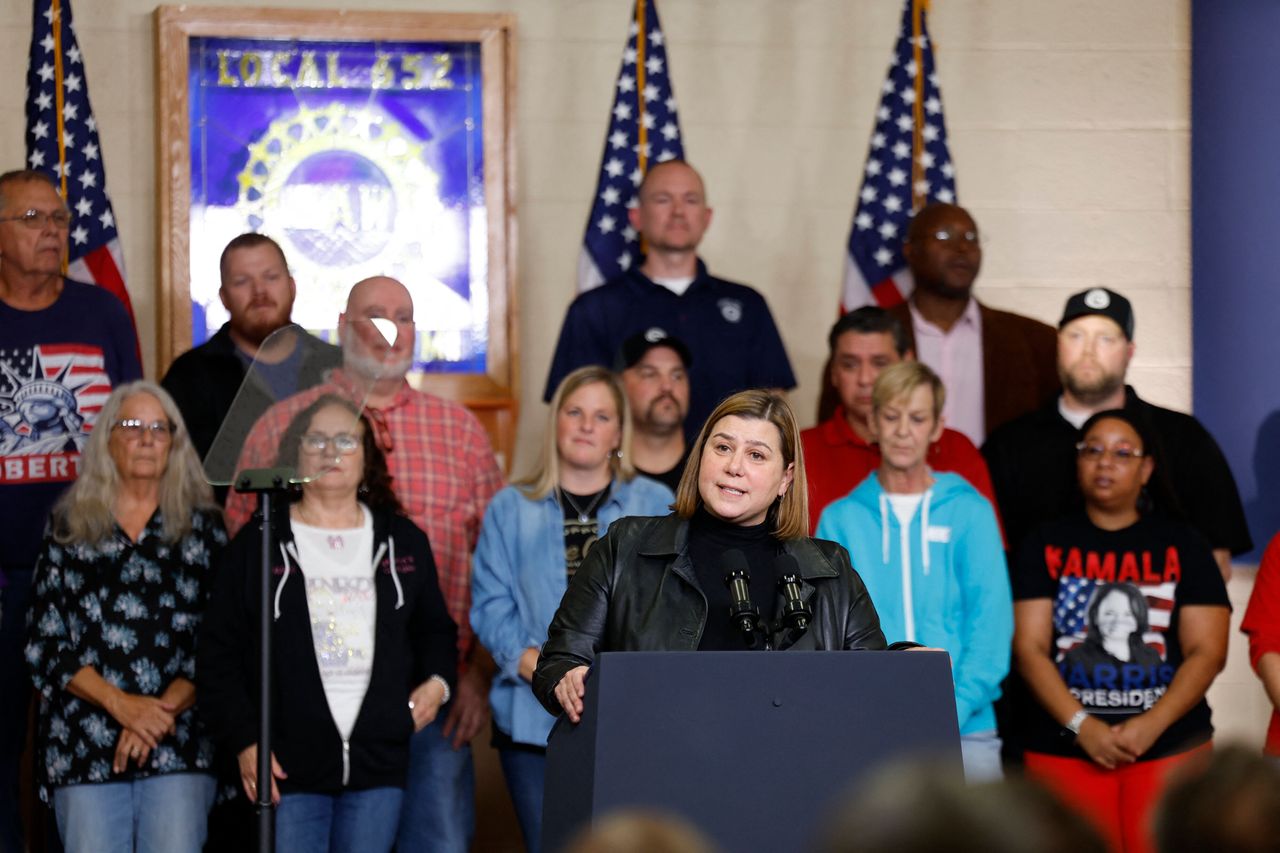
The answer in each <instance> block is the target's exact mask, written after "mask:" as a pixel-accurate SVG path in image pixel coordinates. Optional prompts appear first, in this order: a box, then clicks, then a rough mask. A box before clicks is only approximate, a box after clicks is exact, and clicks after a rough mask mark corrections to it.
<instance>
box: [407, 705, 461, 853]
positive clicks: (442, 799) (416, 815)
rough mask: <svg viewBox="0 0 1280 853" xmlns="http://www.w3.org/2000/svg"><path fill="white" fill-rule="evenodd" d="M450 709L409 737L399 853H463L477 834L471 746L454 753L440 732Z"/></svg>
mask: <svg viewBox="0 0 1280 853" xmlns="http://www.w3.org/2000/svg"><path fill="white" fill-rule="evenodd" d="M448 714H449V706H448V705H445V706H444V707H442V708H441V709H440V713H439V714H438V715H437V716H436V718H435V721H434V722H432V723H431V725H429V726H427V727H426V728H425V729H423V730H422V731H420V732H418V733H417V734H415V735H414V736H413V740H412V741H411V743H410V746H409V778H408V782H407V784H406V785H405V789H404V806H403V808H401V809H400V831H399V833H398V834H397V835H396V849H397V850H399V851H401V853H416V851H419V850H430V851H432V853H467V850H468V849H469V848H470V847H471V837H472V836H473V835H474V834H475V830H476V801H475V790H476V771H475V766H474V765H473V764H472V762H471V746H470V745H469V744H464V745H463V747H462V749H459V750H455V749H454V748H453V743H452V741H450V740H449V739H447V738H445V736H444V734H443V733H442V732H443V729H444V721H445V718H446V717H447V716H448Z"/></svg>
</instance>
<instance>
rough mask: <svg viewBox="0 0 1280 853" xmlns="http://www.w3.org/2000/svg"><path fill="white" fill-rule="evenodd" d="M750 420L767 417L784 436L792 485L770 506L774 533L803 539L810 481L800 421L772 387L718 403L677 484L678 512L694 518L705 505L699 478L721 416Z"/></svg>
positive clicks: (785, 460)
mask: <svg viewBox="0 0 1280 853" xmlns="http://www.w3.org/2000/svg"><path fill="white" fill-rule="evenodd" d="M731 415H733V416H737V417H739V418H747V419H750V420H761V421H768V422H769V423H771V424H773V425H774V426H775V427H777V428H778V434H779V435H780V436H781V438H782V446H781V447H780V448H779V450H780V451H781V453H782V465H783V468H784V469H785V468H786V466H787V465H791V466H793V467H792V469H791V470H792V474H791V487H790V488H788V489H787V491H786V494H784V495H783V496H782V497H780V498H778V499H777V500H776V501H774V503H773V506H772V507H770V508H769V518H770V520H772V521H773V524H774V528H773V535H774V536H776V537H778V538H779V539H802V538H804V537H805V536H808V535H809V485H808V481H807V480H806V479H805V475H804V449H803V448H802V447H801V445H800V425H799V424H798V423H796V415H795V412H793V411H792V410H791V406H790V404H788V403H787V401H786V399H785V398H783V397H781V396H779V395H778V394H774V393H773V392H771V391H764V390H759V389H757V390H754V391H739V392H738V393H737V394H734V395H733V396H732V397H729V398H727V399H726V400H725V401H724V402H722V403H721V404H720V405H719V406H716V409H715V411H714V412H712V413H711V417H709V418H707V422H706V423H705V424H703V425H702V431H701V432H699V433H698V440H697V442H696V443H695V444H694V445H693V451H692V452H691V453H690V454H689V462H688V464H687V465H685V467H684V475H683V476H682V477H681V478H680V485H679V486H677V487H676V502H675V504H674V507H675V511H676V514H677V515H679V516H680V517H681V518H692V517H693V514H694V513H695V512H697V511H698V507H700V506H702V504H703V500H702V494H701V493H700V492H699V491H698V478H699V475H700V473H701V471H702V452H703V450H705V449H706V446H707V441H708V440H709V439H710V438H711V431H712V430H713V429H715V426H716V424H718V423H719V422H720V421H721V419H723V418H727V417H729V416H731Z"/></svg>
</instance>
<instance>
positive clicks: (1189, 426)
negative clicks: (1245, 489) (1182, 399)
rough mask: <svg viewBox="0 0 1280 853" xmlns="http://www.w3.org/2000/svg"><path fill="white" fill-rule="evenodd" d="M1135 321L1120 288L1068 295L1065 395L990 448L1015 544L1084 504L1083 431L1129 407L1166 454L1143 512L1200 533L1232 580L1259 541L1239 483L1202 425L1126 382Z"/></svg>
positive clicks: (1061, 352) (1062, 348)
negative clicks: (1234, 565)
mask: <svg viewBox="0 0 1280 853" xmlns="http://www.w3.org/2000/svg"><path fill="white" fill-rule="evenodd" d="M1133 326H1134V317H1133V308H1132V306H1131V305H1130V304H1129V300H1128V299H1126V298H1125V297H1123V296H1121V295H1120V294H1118V293H1116V292H1114V291H1111V290H1107V289H1106V288H1102V287H1095V288H1093V289H1091V290H1085V291H1081V292H1080V293H1077V294H1075V295H1074V296H1072V297H1071V298H1070V299H1068V300H1067V306H1066V308H1065V310H1064V311H1063V313H1062V321H1061V322H1060V323H1059V324H1058V374H1059V376H1060V377H1061V379H1062V395H1061V396H1060V397H1059V398H1058V399H1057V400H1054V401H1053V402H1052V403H1050V404H1049V405H1047V406H1045V407H1043V408H1041V409H1039V410H1037V411H1035V412H1032V413H1030V414H1028V415H1025V416H1024V417H1022V418H1019V419H1018V420H1016V421H1013V422H1011V423H1009V424H1007V425H1005V426H1004V427H1002V428H1000V429H999V430H996V431H995V432H994V433H992V435H991V437H990V438H989V439H988V440H987V442H986V444H985V445H983V448H982V453H983V455H984V456H986V458H987V466H988V467H989V468H990V470H991V480H992V482H993V484H994V485H995V489H996V501H997V503H998V504H999V507H1000V517H1001V518H1002V519H1003V520H1004V525H1005V534H1006V537H1007V538H1008V542H1009V547H1010V549H1011V550H1014V551H1016V549H1017V547H1018V543H1019V542H1021V541H1022V539H1023V537H1024V536H1025V535H1026V534H1027V533H1028V532H1029V531H1030V530H1031V529H1032V528H1034V527H1035V526H1036V525H1038V524H1040V523H1041V522H1044V521H1050V520H1052V519H1055V518H1059V517H1061V516H1064V515H1067V514H1069V513H1070V512H1072V511H1074V510H1077V509H1079V508H1080V507H1081V506H1083V503H1082V500H1081V497H1080V492H1079V488H1078V486H1077V482H1076V473H1075V470H1076V468H1075V465H1076V463H1075V458H1076V450H1075V443H1076V441H1077V438H1078V437H1077V435H1076V432H1077V430H1078V429H1079V428H1080V426H1081V425H1082V424H1084V422H1085V421H1086V420H1088V419H1089V416H1090V415H1093V414H1094V413H1096V412H1101V411H1104V410H1107V409H1125V410H1126V411H1129V412H1132V413H1133V414H1134V416H1135V417H1137V418H1138V419H1140V421H1141V423H1142V424H1143V425H1144V426H1145V427H1146V430H1147V432H1148V433H1149V434H1150V435H1151V441H1152V443H1153V444H1154V445H1155V452H1156V458H1157V459H1159V460H1160V462H1159V464H1158V465H1156V470H1155V474H1154V475H1153V476H1152V478H1151V481H1150V482H1149V483H1148V484H1147V500H1146V504H1147V505H1146V506H1145V507H1141V508H1143V509H1144V510H1147V511H1154V512H1157V513H1159V514H1162V515H1166V516H1171V517H1173V518H1175V519H1179V520H1181V521H1185V522H1187V523H1188V524H1190V525H1191V526H1192V527H1194V528H1195V529H1196V530H1198V531H1199V532H1200V534H1201V535H1202V536H1204V537H1205V538H1206V539H1207V540H1209V544H1210V545H1211V546H1212V547H1213V553H1214V558H1215V559H1216V560H1217V562H1218V566H1219V568H1220V569H1221V570H1222V574H1223V576H1224V577H1226V576H1229V575H1230V572H1231V555H1232V554H1242V553H1244V552H1246V551H1248V550H1249V549H1250V548H1252V547H1253V543H1252V541H1251V540H1250V538H1249V530H1248V527H1247V526H1246V524H1245V518H1244V510H1243V509H1242V508H1241V505H1240V495H1239V493H1238V492H1237V491H1236V483H1235V479H1234V478H1233V477H1232V475H1231V469H1230V468H1228V467H1227V462H1226V459H1225V458H1223V455H1222V451H1221V450H1220V449H1219V448H1218V444H1217V442H1215V441H1214V440H1213V436H1211V435H1210V434H1209V432H1208V431H1207V430H1206V429H1205V428H1204V427H1203V426H1201V425H1200V422H1199V421H1197V420H1196V419H1195V418H1193V417H1192V416H1190V415H1186V414H1183V413H1181V412H1174V411H1171V410H1169V409H1162V408H1160V407H1159V406H1153V405H1152V404H1150V403H1147V402H1145V401H1143V400H1142V399H1140V398H1139V397H1138V395H1137V393H1136V392H1135V391H1134V390H1133V388H1131V387H1129V386H1127V385H1125V383H1124V379H1125V373H1126V371H1127V370H1128V368H1129V361H1130V360H1131V359H1132V358H1133V352H1134V344H1133Z"/></svg>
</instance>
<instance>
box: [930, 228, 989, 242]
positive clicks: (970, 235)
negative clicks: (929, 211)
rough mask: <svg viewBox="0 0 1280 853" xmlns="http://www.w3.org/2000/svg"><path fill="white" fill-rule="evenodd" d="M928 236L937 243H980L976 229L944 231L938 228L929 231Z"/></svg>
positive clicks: (979, 236) (980, 239) (980, 237)
mask: <svg viewBox="0 0 1280 853" xmlns="http://www.w3.org/2000/svg"><path fill="white" fill-rule="evenodd" d="M929 236H930V237H932V238H933V239H935V240H937V241H938V242H939V243H967V244H969V245H970V246H978V245H981V244H982V235H980V234H979V233H978V232H977V231H946V230H942V229H939V230H937V231H934V232H931V233H930V234H929Z"/></svg>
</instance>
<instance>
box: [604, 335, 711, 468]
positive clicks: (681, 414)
mask: <svg viewBox="0 0 1280 853" xmlns="http://www.w3.org/2000/svg"><path fill="white" fill-rule="evenodd" d="M692 363H693V357H692V356H691V355H690V354H689V348H688V347H687V346H685V343H684V341H682V340H680V339H679V338H677V337H673V336H671V335H668V334H667V333H666V332H664V331H662V330H661V329H650V330H648V331H647V332H641V333H639V334H635V335H632V336H631V337H629V338H627V339H626V340H625V341H623V342H622V346H621V347H619V348H618V355H617V358H616V360H615V362H614V366H613V369H614V370H615V371H616V372H617V373H618V376H619V377H621V379H622V387H623V388H624V389H625V390H626V393H627V403H628V405H629V407H630V409H631V425H632V427H633V432H632V434H631V456H632V460H631V462H632V464H633V465H635V468H636V470H637V471H639V472H640V473H641V474H643V475H645V476H646V477H651V478H653V479H655V480H657V481H658V482H660V483H664V484H665V485H667V486H668V487H669V488H670V489H671V490H672V491H673V492H674V491H675V489H676V486H677V485H679V483H680V475H681V474H683V473H684V463H685V461H686V460H687V459H688V452H687V449H686V447H685V440H684V421H685V417H686V416H687V415H688V414H689V366H690V365H691V364H692Z"/></svg>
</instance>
